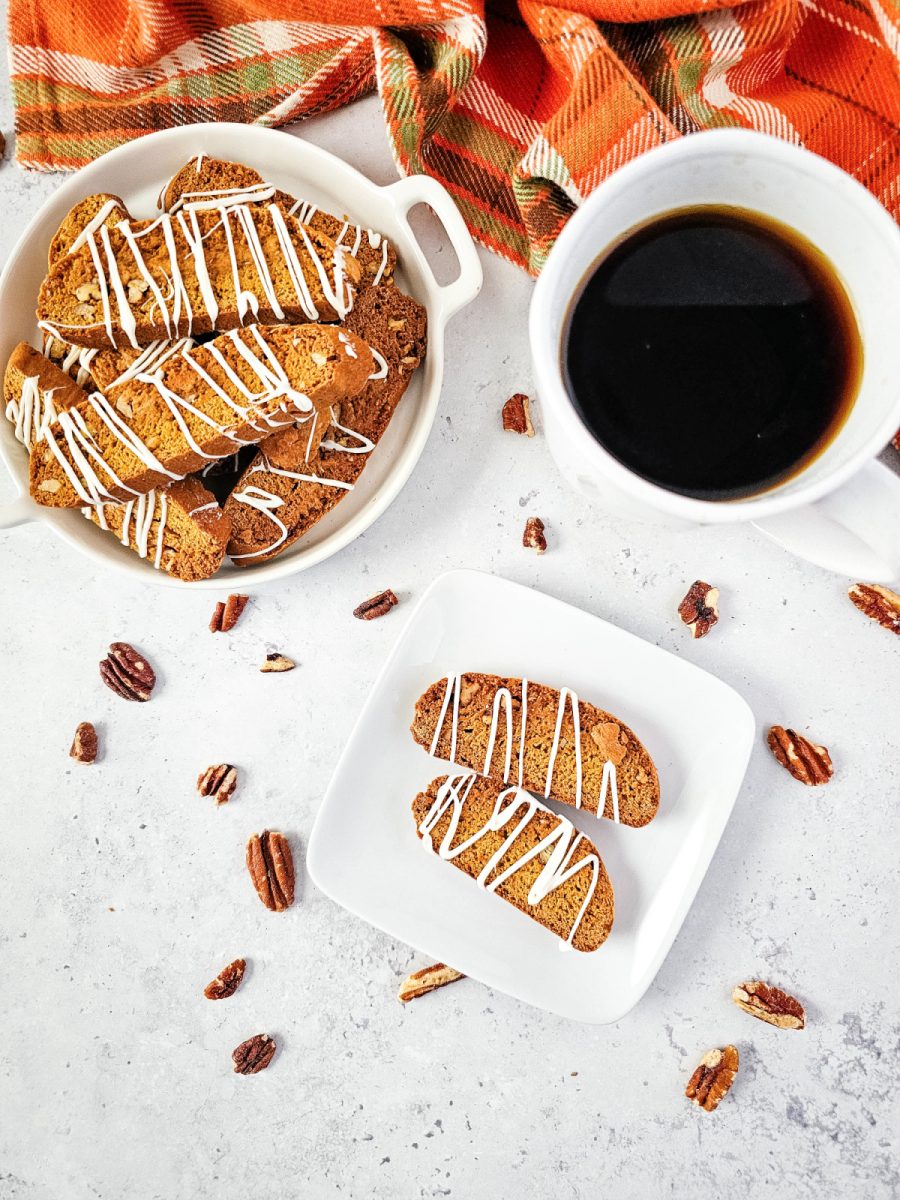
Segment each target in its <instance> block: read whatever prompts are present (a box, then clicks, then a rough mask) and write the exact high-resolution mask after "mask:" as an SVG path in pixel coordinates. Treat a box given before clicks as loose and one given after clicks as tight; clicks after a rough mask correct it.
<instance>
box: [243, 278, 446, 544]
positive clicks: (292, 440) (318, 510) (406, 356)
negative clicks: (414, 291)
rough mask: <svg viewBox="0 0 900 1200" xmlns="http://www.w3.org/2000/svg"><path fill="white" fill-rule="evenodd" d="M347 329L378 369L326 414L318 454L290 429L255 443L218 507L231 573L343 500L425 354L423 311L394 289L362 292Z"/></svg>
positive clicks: (291, 539)
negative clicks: (226, 522)
mask: <svg viewBox="0 0 900 1200" xmlns="http://www.w3.org/2000/svg"><path fill="white" fill-rule="evenodd" d="M346 327H347V329H348V330H350V331H351V332H355V333H356V334H358V335H359V336H360V337H361V338H363V339H364V340H365V342H366V343H367V345H369V346H370V347H371V348H372V350H373V351H374V352H375V354H376V356H377V357H378V359H379V369H378V370H377V371H375V372H373V374H372V376H371V378H370V379H369V380H368V381H367V383H366V385H365V386H364V387H363V389H362V390H361V391H360V392H358V393H357V394H356V395H355V396H348V397H347V398H346V399H345V400H343V401H341V403H340V404H339V405H335V406H334V407H333V409H332V416H333V424H332V425H331V428H330V429H329V432H328V437H327V438H326V439H325V440H324V441H322V442H321V445H320V446H319V448H318V452H317V453H310V450H311V446H310V443H309V440H308V439H307V438H305V437H304V436H303V432H302V431H299V432H298V431H297V430H296V429H288V430H284V431H282V432H279V433H275V434H273V435H272V436H271V437H270V438H267V439H266V440H265V441H264V442H262V443H261V444H260V448H259V453H258V455H257V457H256V458H255V459H253V460H252V461H251V463H250V465H249V466H248V467H247V469H246V470H245V471H244V473H243V474H242V475H241V477H240V479H239V480H238V482H237V485H236V486H235V488H234V491H233V492H232V493H231V496H230V497H229V498H228V501H227V502H226V505H225V511H226V513H227V514H228V516H229V517H230V518H231V526H232V534H231V540H230V542H229V544H228V554H229V556H230V557H231V559H232V561H233V562H234V563H235V564H236V565H237V566H253V565H255V564H256V563H259V562H264V561H266V560H267V559H269V558H272V557H274V556H275V555H276V554H279V553H281V552H282V551H283V550H285V549H286V548H287V547H288V546H290V545H292V544H293V543H294V542H296V541H297V540H298V539H299V538H301V537H303V536H304V535H305V534H307V533H308V532H309V531H310V529H312V528H313V526H314V525H315V524H316V523H317V522H318V521H320V520H321V519H322V518H323V517H324V516H325V515H326V514H327V513H329V512H331V510H332V509H333V508H334V507H335V506H336V505H337V504H339V503H340V501H341V500H343V499H344V498H345V497H346V496H347V495H348V494H349V492H350V491H351V490H352V489H353V487H354V486H355V484H356V483H357V481H358V480H359V477H360V475H361V474H362V472H363V470H364V469H365V466H366V464H367V462H368V461H369V456H370V454H371V452H372V450H373V449H374V448H375V446H376V445H377V444H378V442H379V441H380V440H381V438H382V436H383V435H384V432H385V430H386V429H387V427H388V424H389V422H390V420H391V417H392V416H393V414H394V412H395V411H396V408H397V405H398V404H399V402H400V400H401V398H402V396H403V394H404V392H405V391H406V388H407V386H408V384H409V380H410V377H411V375H412V373H413V371H415V369H416V367H417V366H418V365H419V363H420V362H421V360H422V358H423V356H424V354H425V341H426V319H425V310H424V309H423V308H422V306H421V305H419V304H417V303H416V302H415V301H414V300H412V299H411V298H410V297H409V296H406V295H404V294H403V293H402V292H401V291H399V290H398V289H397V288H395V287H380V286H379V287H371V288H368V289H367V290H366V291H364V292H362V293H361V294H360V295H359V297H358V298H357V302H356V305H355V306H354V309H353V312H352V313H350V315H349V316H348V318H347V322H346Z"/></svg>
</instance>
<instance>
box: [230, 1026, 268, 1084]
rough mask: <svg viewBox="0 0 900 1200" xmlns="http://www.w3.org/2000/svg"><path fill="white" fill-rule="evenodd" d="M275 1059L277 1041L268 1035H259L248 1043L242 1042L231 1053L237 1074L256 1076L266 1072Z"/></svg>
mask: <svg viewBox="0 0 900 1200" xmlns="http://www.w3.org/2000/svg"><path fill="white" fill-rule="evenodd" d="M274 1057H275V1039H274V1038H271V1037H269V1035H268V1034H267V1033H257V1034H255V1035H254V1036H253V1037H252V1038H247V1040H246V1042H241V1044H240V1045H239V1046H237V1047H236V1048H235V1049H234V1050H232V1052H231V1061H232V1062H233V1063H234V1070H235V1074H237V1075H256V1074H257V1073H258V1072H259V1071H264V1070H265V1069H266V1067H267V1066H268V1065H269V1063H270V1062H271V1061H272V1059H273V1058H274Z"/></svg>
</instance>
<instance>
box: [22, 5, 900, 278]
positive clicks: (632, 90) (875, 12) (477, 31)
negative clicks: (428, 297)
mask: <svg viewBox="0 0 900 1200" xmlns="http://www.w3.org/2000/svg"><path fill="white" fill-rule="evenodd" d="M9 30H10V42H11V68H12V82H13V90H14V97H15V104H16V130H17V134H18V143H17V157H18V160H19V162H20V163H21V164H22V165H23V166H26V167H32V168H36V169H44V170H52V169H59V168H68V169H71V168H75V167H79V166H81V165H82V164H83V163H85V162H87V161H88V160H90V159H91V158H94V157H96V156H97V155H98V154H101V153H103V152H104V151H105V150H108V149H110V147H112V146H115V145H117V144H118V143H119V142H122V141H125V140H127V139H129V138H133V137H137V136H139V135H141V134H144V133H148V132H150V131H152V130H155V129H161V128H164V127H166V126H169V125H176V124H184V123H188V122H194V121H208V120H238V121H257V122H260V123H262V124H266V125H279V124H284V123H285V122H288V121H294V120H297V119H298V118H300V117H303V116H308V115H310V114H313V113H320V112H324V111H327V110H329V109H333V108H336V107H337V106H339V105H342V104H345V103H347V102H348V101H350V100H353V99H355V98H356V97H358V96H360V95H362V94H363V93H364V92H366V91H369V90H371V89H373V88H377V89H378V92H379V94H380V97H381V102H382V106H383V111H384V116H385V120H386V122H387V126H388V131H389V134H390V138H391V142H392V145H393V150H394V154H395V156H396V159H397V163H398V165H399V167H400V169H401V170H402V171H405V172H407V173H412V172H427V173H428V174H430V175H434V176H435V177H436V178H437V179H439V180H440V181H441V182H442V183H443V184H444V185H445V186H446V187H447V188H448V189H449V190H450V192H451V193H452V194H453V196H454V197H455V198H456V200H457V202H458V203H459V205H460V208H461V209H462V212H463V215H464V216H465V218H466V220H467V222H468V224H469V227H470V228H471V230H472V232H473V233H474V234H475V236H476V237H477V238H478V239H479V240H480V241H481V242H483V243H484V244H485V245H486V246H489V247H490V248H491V249H492V250H496V251H497V252H498V253H500V254H503V255H504V256H505V257H507V258H509V259H511V260H512V261H513V262H516V263H519V264H521V265H522V266H525V267H527V268H528V269H529V270H530V271H532V272H534V273H537V272H538V271H539V270H540V268H541V266H542V264H543V262H544V260H545V258H546V255H547V253H548V251H549V249H550V246H551V245H552V244H553V241H554V239H555V238H556V236H557V234H558V232H559V230H560V228H561V227H562V225H563V223H564V222H565V220H566V219H567V217H568V216H569V214H570V213H571V212H572V210H573V208H574V207H575V206H576V205H577V204H578V203H579V201H580V200H581V199H582V198H583V197H584V196H586V195H587V194H588V193H589V192H590V191H591V190H592V189H593V188H595V187H596V186H597V184H598V183H599V182H600V181H601V180H602V179H604V178H605V177H606V176H607V175H608V174H610V172H612V171H614V170H615V169H616V167H617V166H619V165H620V164H621V163H623V162H625V161H626V160H628V159H630V158H632V157H634V156H635V155H636V154H640V153H641V152H642V151H643V150H646V149H648V148H649V147H650V146H655V145H657V144H658V143H660V142H665V141H668V140H669V139H670V138H674V137H678V136H680V135H681V134H685V133H691V132H692V131H694V130H698V129H707V128H710V127H713V126H719V125H739V126H746V127H752V128H754V129H760V130H763V131H765V132H768V133H773V134H776V135H778V136H779V137H783V138H786V139H788V140H790V141H793V142H798V143H801V144H802V145H805V146H807V147H808V148H809V149H810V150H814V151H816V152H817V153H819V154H823V155H825V157H827V158H830V159H832V160H833V161H834V162H836V163H839V164H840V165H841V166H842V167H844V168H845V169H846V170H847V171H849V172H850V173H851V174H852V175H854V176H855V177H856V178H857V179H859V180H860V181H861V182H862V183H863V184H865V186H866V187H868V188H869V189H870V190H871V191H872V192H873V193H874V194H875V195H876V196H877V197H878V199H879V200H881V202H882V203H883V204H884V205H885V206H886V207H887V208H888V209H889V210H890V211H891V212H892V213H893V214H894V216H895V217H898V216H900V67H898V56H900V9H898V8H897V0H747V2H745V3H742V4H736V5H732V4H728V3H726V2H724V0H567V2H560V3H556V2H553V0H542V2H541V0H519V3H518V5H516V4H515V3H514V2H513V0H501V2H499V3H496V4H491V5H490V6H489V9H488V11H487V14H485V11H484V6H483V5H482V4H480V3H478V0H431V2H429V0H419V2H416V0H359V2H358V3H349V2H347V0H319V3H310V2H308V0H74V2H73V0H11V2H10V17H9Z"/></svg>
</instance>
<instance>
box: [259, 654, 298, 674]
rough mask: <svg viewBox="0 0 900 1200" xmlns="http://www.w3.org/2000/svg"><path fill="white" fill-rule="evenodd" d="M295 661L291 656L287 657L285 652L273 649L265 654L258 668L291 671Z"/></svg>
mask: <svg viewBox="0 0 900 1200" xmlns="http://www.w3.org/2000/svg"><path fill="white" fill-rule="evenodd" d="M296 665H297V664H296V663H295V662H294V660H293V659H292V658H288V656H287V655H286V654H278V653H277V652H276V651H273V652H272V653H271V654H267V655H266V661H265V662H264V663H263V665H262V666H261V667H260V668H259V669H260V670H261V671H263V672H265V671H293V669H294V667H296Z"/></svg>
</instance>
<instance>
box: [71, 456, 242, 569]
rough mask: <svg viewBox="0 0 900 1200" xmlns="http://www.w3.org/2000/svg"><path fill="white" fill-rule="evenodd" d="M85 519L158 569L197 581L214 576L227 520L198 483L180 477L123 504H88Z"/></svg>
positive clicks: (228, 527)
mask: <svg viewBox="0 0 900 1200" xmlns="http://www.w3.org/2000/svg"><path fill="white" fill-rule="evenodd" d="M82 511H83V512H84V515H85V516H86V517H89V518H90V519H91V520H92V521H93V522H94V524H95V525H99V526H100V528H101V529H107V530H109V531H110V532H111V533H112V534H114V535H115V536H116V537H117V538H118V539H119V541H120V542H121V543H122V545H123V546H128V547H130V548H131V549H132V550H134V552H135V553H136V554H137V555H138V556H139V557H140V558H143V559H145V560H146V561H147V562H148V563H150V565H151V566H153V567H155V568H156V569H157V570H160V571H165V573H166V574H167V575H172V576H174V577H175V578H176V579H183V580H185V581H187V582H195V581H196V580H198V579H209V577H210V576H211V575H215V573H216V571H218V569H219V567H220V566H221V565H222V560H223V559H224V557H225V547H226V546H227V545H228V535H229V533H230V531H231V522H230V521H229V520H228V518H227V517H226V516H225V514H224V513H223V512H222V509H221V508H220V507H219V504H218V502H217V500H216V498H215V496H213V494H212V492H210V491H207V489H206V488H205V487H204V486H203V484H202V483H201V482H200V480H199V479H195V478H188V479H179V480H176V482H175V483H171V484H169V486H168V487H165V488H155V489H153V490H152V491H150V492H148V493H147V494H146V495H143V496H137V497H136V498H135V499H134V500H130V501H129V502H128V503H127V504H96V505H90V506H86V507H85V508H84V509H83V510H82Z"/></svg>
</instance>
